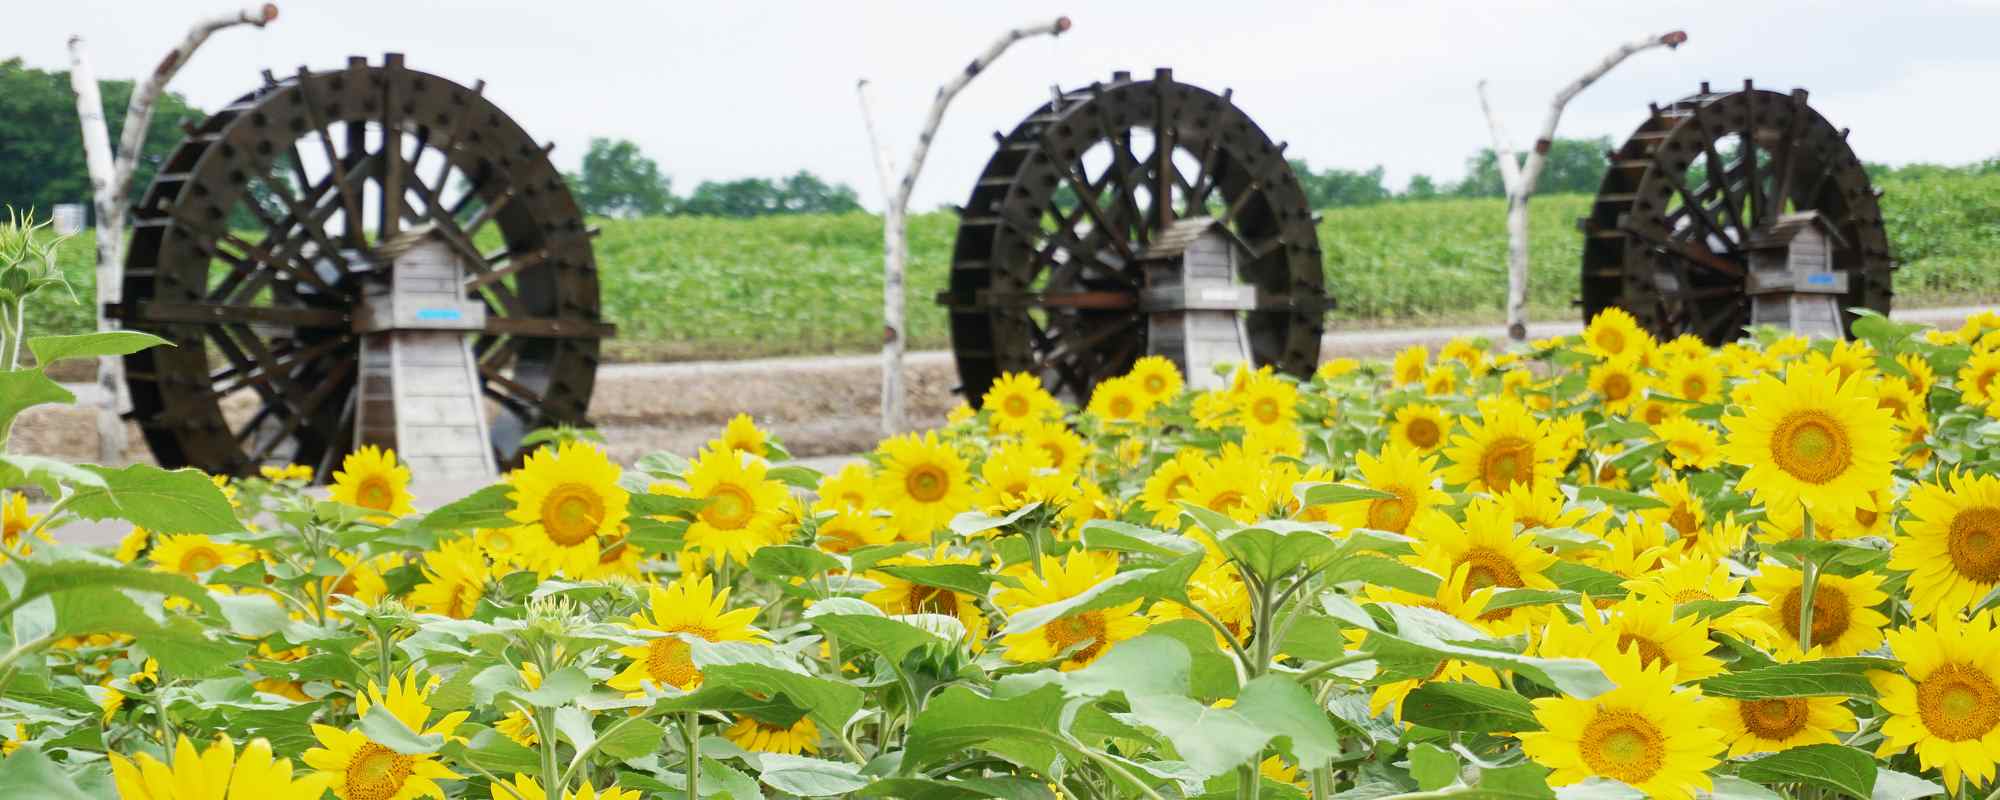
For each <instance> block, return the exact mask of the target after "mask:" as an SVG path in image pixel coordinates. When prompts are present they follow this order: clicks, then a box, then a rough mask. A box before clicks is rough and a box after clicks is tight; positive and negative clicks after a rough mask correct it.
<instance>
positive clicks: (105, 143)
mask: <svg viewBox="0 0 2000 800" xmlns="http://www.w3.org/2000/svg"><path fill="white" fill-rule="evenodd" d="M277 18H278V7H277V6H276V5H273V4H271V3H265V4H263V5H262V6H259V7H256V8H246V9H243V10H241V11H237V12H235V13H231V14H219V15H216V16H213V17H208V18H205V19H201V20H198V21H196V22H195V24H194V25H193V26H192V27H190V28H189V29H188V32H187V36H186V37H184V38H183V39H182V40H181V43H180V44H179V45H176V46H175V47H174V48H173V49H172V50H169V51H167V55H166V57H165V58H162V59H160V64H159V66H157V67H154V68H153V74H152V75H151V76H150V77H148V78H147V79H146V82H145V83H142V84H138V85H135V86H134V87H133V88H132V98H131V102H130V103H128V104H127V105H126V108H125V126H124V127H123V128H122V129H120V131H119V135H118V152H117V154H116V156H115V157H114V155H113V154H112V152H111V133H110V131H109V129H108V128H107V126H106V125H105V121H104V101H103V96H102V95H101V94H100V93H99V92H98V84H97V73H96V70H94V69H92V67H91V62H90V53H89V51H88V50H87V49H85V47H84V41H83V37H82V36H81V35H72V36H70V37H69V81H70V88H71V89H72V90H74V91H75V93H76V116H77V120H78V121H79V122H81V123H82V126H83V155H84V164H85V166H86V168H87V169H88V170H89V172H90V194H91V205H92V207H93V208H94V210H95V211H96V217H97V227H96V233H97V329H98V330H110V329H111V328H112V326H113V323H112V321H111V320H110V319H108V318H106V317H105V314H104V309H105V306H106V304H109V303H116V302H118V301H119V300H120V299H121V298H122V293H121V291H120V289H121V286H120V284H121V283H122V282H123V281H124V277H125V276H124V270H125V203H126V200H125V199H126V198H127V197H129V196H131V191H132V176H133V172H134V171H135V170H136V169H137V168H138V163H139V156H140V154H141V153H142V152H143V151H144V149H145V145H146V128H147V127H148V126H149V125H151V124H152V121H153V107H154V106H156V105H158V104H159V101H160V96H161V95H162V94H165V92H166V89H167V83H168V82H169V81H172V80H173V79H174V75H176V74H178V73H179V72H180V70H181V67H182V66H184V65H186V64H187V62H188V59H190V58H192V57H194V52H195V50H197V49H199V48H200V47H201V45H202V43H203V42H206V41H208V37H209V36H210V35H211V34H213V33H215V32H216V31H219V30H222V29H224V28H229V27H233V26H236V25H251V26H254V27H258V28H262V27H264V26H265V25H269V24H271V21H272V20H275V19H277ZM97 385H98V388H99V389H101V390H102V394H103V397H104V405H103V406H102V407H101V408H100V409H99V412H98V415H97V433H98V454H97V455H98V460H99V461H103V462H105V463H112V462H115V461H117V460H118V459H120V458H122V457H123V455H124V452H125V444H126V443H125V424H124V423H123V422H122V421H120V419H119V415H120V414H123V413H124V412H125V410H126V409H127V408H130V406H131V399H130V398H129V397H128V396H127V395H126V394H125V381H124V362H123V361H120V360H119V359H117V358H114V357H104V358H99V359H98V360H97Z"/></svg>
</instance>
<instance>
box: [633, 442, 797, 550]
mask: <svg viewBox="0 0 2000 800" xmlns="http://www.w3.org/2000/svg"><path fill="white" fill-rule="evenodd" d="M769 470H770V467H769V465H767V464H765V463H764V461H763V460H762V459H758V458H748V457H745V456H743V455H742V454H740V453H739V452H738V451H735V450H709V451H707V452H704V453H702V454H701V455H699V456H696V457H695V460H694V462H693V463H692V464H689V465H688V471H687V489H686V490H685V491H684V492H683V493H682V495H683V496H685V497H690V498H693V499H696V500H700V501H703V502H704V505H703V506H702V507H701V510H700V511H698V512H696V513H695V517H694V521H693V522H692V523H690V524H689V525H688V529H687V534H686V537H685V538H686V541H687V546H688V548H689V549H691V550H694V551H695V552H697V553H700V554H702V555H704V556H707V557H708V558H709V559H710V560H711V561H715V562H718V563H720V562H721V561H722V560H723V559H725V558H726V559H729V560H731V561H734V562H736V563H738V564H748V563H750V556H751V555H753V554H755V553H756V552H757V551H758V550H760V549H763V548H764V547H765V546H767V545H773V544H777V543H778V542H779V540H780V539H781V538H782V535H781V533H780V532H779V529H778V524H779V523H780V522H781V521H783V519H784V509H783V505H784V502H785V499H786V498H787V497H789V496H790V495H789V494H788V493H787V492H786V491H785V485H784V484H783V483H780V482H778V481H775V480H772V479H771V478H769V477H767V475H768V474H769ZM659 488H661V489H668V488H670V487H666V486H661V487H659Z"/></svg>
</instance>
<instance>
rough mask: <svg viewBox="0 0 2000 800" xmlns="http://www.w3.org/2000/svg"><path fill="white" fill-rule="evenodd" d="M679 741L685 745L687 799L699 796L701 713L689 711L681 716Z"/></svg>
mask: <svg viewBox="0 0 2000 800" xmlns="http://www.w3.org/2000/svg"><path fill="white" fill-rule="evenodd" d="M681 739H682V740H683V741H685V742H686V743H687V751H688V754H687V776H688V782H687V793H688V796H689V797H700V796H701V712H699V711H689V712H686V713H684V714H682V715H681Z"/></svg>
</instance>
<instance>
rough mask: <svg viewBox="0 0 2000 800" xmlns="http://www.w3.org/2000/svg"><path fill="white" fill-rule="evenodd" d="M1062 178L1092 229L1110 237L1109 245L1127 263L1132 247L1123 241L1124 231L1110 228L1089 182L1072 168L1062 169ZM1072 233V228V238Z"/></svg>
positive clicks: (1072, 232)
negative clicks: (1074, 195)
mask: <svg viewBox="0 0 2000 800" xmlns="http://www.w3.org/2000/svg"><path fill="white" fill-rule="evenodd" d="M1062 177H1063V180H1064V181H1066V182H1068V183H1069V187H1070V190H1071V191H1072V192H1075V193H1076V204H1077V206H1078V207H1081V208H1082V209H1083V210H1084V213H1085V214H1086V215H1088V216H1089V217H1090V224H1091V225H1092V226H1093V228H1094V229H1096V230H1101V231H1104V232H1105V233H1106V234H1107V235H1108V236H1109V237H1110V239H1111V245H1112V246H1113V247H1115V248H1117V249H1118V254H1119V255H1121V256H1124V257H1125V259H1126V260H1128V261H1129V260H1131V259H1132V257H1133V256H1132V245H1131V243H1129V242H1127V241H1125V231H1123V230H1120V229H1117V228H1114V227H1112V225H1111V223H1110V221H1109V220H1108V219H1106V217H1105V213H1104V209H1103V208H1101V207H1099V206H1098V204H1097V192H1096V191H1094V190H1093V188H1092V186H1091V184H1090V180H1089V179H1088V178H1086V177H1084V176H1083V174H1082V173H1079V172H1077V171H1076V170H1075V169H1074V168H1069V169H1064V170H1063V171H1062ZM1074 231H1075V228H1073V227H1072V228H1071V229H1070V232H1071V236H1072V238H1074V236H1075V233H1074Z"/></svg>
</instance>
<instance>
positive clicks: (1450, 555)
mask: <svg viewBox="0 0 2000 800" xmlns="http://www.w3.org/2000/svg"><path fill="white" fill-rule="evenodd" d="M1431 519H1432V520H1434V522H1433V524H1432V525H1431V526H1430V527H1429V528H1427V529H1424V530H1420V531H1419V532H1418V533H1419V534H1420V536H1419V537H1418V539H1419V541H1418V542H1417V544H1416V545H1415V548H1416V554H1415V555H1412V556H1405V557H1404V560H1405V561H1408V562H1410V563H1412V564H1414V565H1415V566H1419V567H1423V568H1425V569H1428V570H1430V571H1431V572H1434V573H1436V574H1439V575H1450V574H1452V573H1455V572H1457V571H1458V570H1459V568H1460V567H1464V568H1465V569H1466V570H1467V574H1466V580H1465V591H1466V592H1467V593H1470V592H1473V591H1477V590H1479V589H1484V588H1486V587H1488V586H1496V587H1500V588H1503V589H1520V588H1530V589H1554V588H1556V584H1555V581H1553V580H1550V579H1549V578H1548V576H1546V575H1545V574H1543V573H1544V572H1546V571H1547V570H1548V568H1549V567H1550V566H1552V565H1554V564H1555V562H1556V557H1555V556H1552V555H1549V554H1548V553H1545V552H1543V551H1542V550H1541V549H1540V548H1538V547H1536V546H1535V543H1534V539H1533V537H1530V536H1527V535H1524V534H1521V533H1517V532H1516V531H1515V530H1514V514H1513V510H1512V509H1511V508H1509V507H1508V506H1507V505H1505V504H1502V503H1498V502H1495V501H1493V500H1489V499H1486V498H1477V499H1474V500H1473V501H1472V502H1470V503H1468V504H1466V506H1465V522H1463V523H1460V522H1458V521H1457V520H1453V519H1451V518H1450V517H1447V516H1443V515H1437V516H1433V517H1431Z"/></svg>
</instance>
